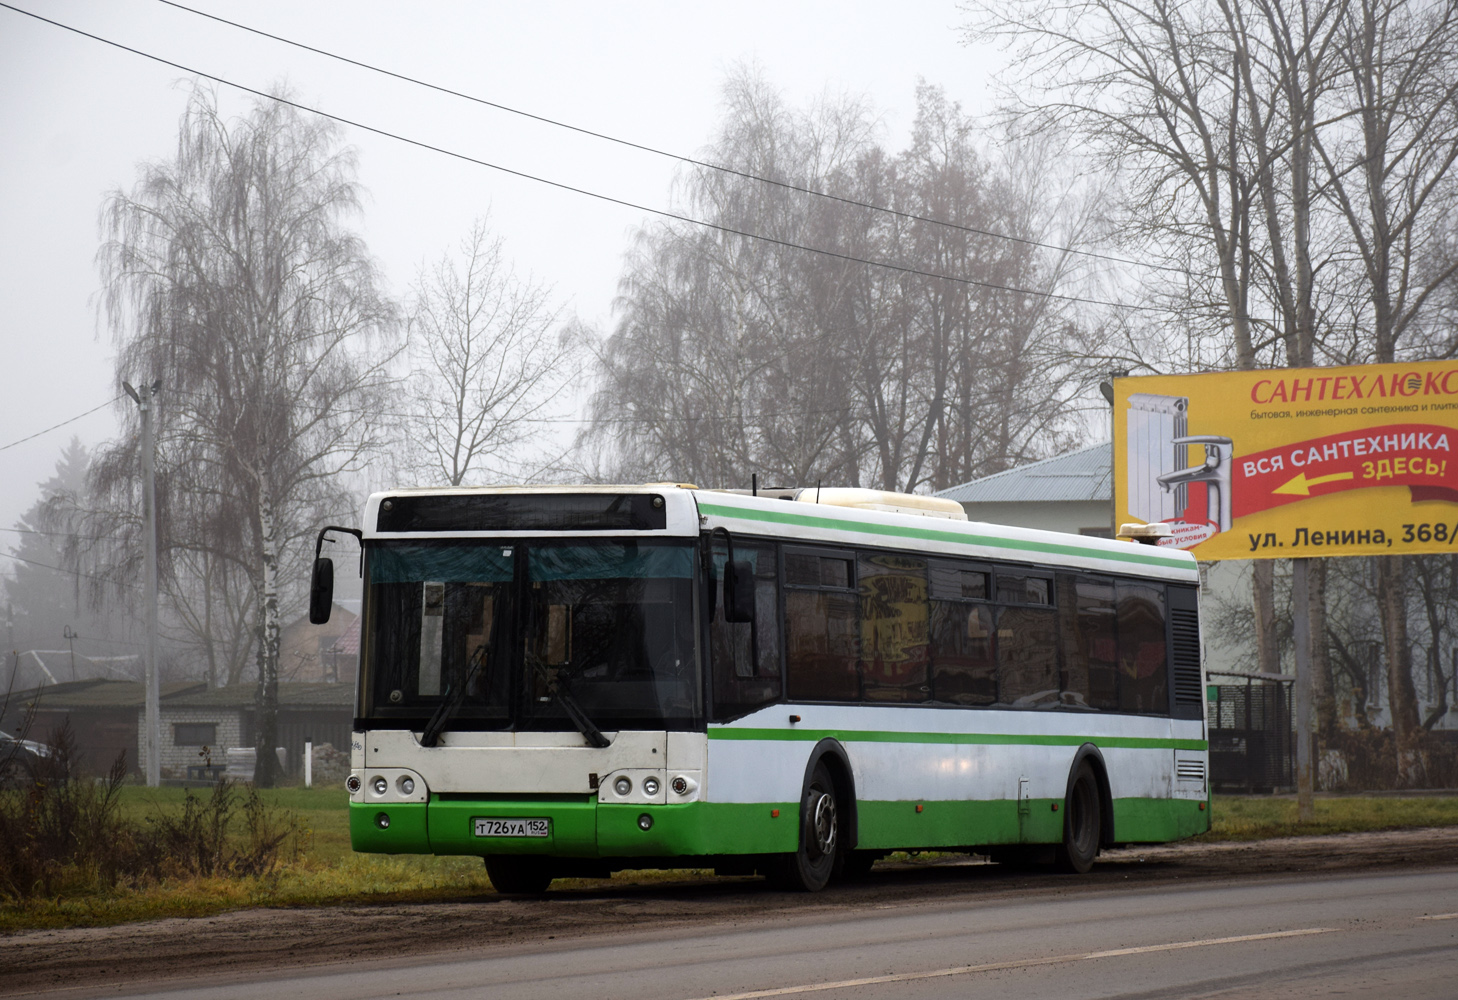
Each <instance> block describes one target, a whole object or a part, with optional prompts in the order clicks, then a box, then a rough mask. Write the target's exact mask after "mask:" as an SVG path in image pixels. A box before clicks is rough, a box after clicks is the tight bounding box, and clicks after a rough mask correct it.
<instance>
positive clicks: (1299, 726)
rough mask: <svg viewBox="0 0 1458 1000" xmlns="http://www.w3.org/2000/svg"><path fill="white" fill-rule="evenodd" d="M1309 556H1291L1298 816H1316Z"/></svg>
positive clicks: (1312, 817) (1305, 821) (1307, 819)
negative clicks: (1312, 758) (1312, 725)
mask: <svg viewBox="0 0 1458 1000" xmlns="http://www.w3.org/2000/svg"><path fill="white" fill-rule="evenodd" d="M1310 564H1311V560H1309V559H1292V560H1291V625H1292V636H1291V639H1292V645H1294V646H1295V647H1296V649H1295V653H1296V682H1295V683H1294V684H1292V685H1291V686H1292V688H1294V691H1293V693H1294V694H1295V696H1296V706H1295V707H1296V818H1297V819H1298V820H1300V821H1301V822H1303V823H1308V822H1310V821H1311V820H1312V819H1314V818H1315V815H1316V813H1315V809H1316V806H1315V802H1314V796H1313V793H1312V787H1311V588H1310V585H1309V584H1308V582H1307V573H1308V567H1309V566H1310Z"/></svg>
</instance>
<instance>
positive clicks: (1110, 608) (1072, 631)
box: [1058, 573, 1119, 709]
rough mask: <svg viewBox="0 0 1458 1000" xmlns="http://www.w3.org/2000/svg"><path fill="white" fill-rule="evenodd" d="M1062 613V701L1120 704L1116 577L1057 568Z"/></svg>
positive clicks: (1088, 705) (1107, 705)
mask: <svg viewBox="0 0 1458 1000" xmlns="http://www.w3.org/2000/svg"><path fill="white" fill-rule="evenodd" d="M1058 615H1059V622H1060V626H1059V632H1060V633H1061V638H1062V642H1063V695H1062V702H1063V704H1065V705H1070V706H1075V707H1084V708H1100V709H1116V708H1118V707H1119V687H1118V656H1117V655H1116V652H1115V651H1116V649H1117V644H1116V643H1117V632H1116V630H1115V627H1114V581H1113V580H1111V579H1104V578H1099V577H1087V576H1075V575H1073V574H1071V573H1060V574H1058Z"/></svg>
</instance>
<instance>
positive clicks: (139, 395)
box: [122, 379, 162, 788]
mask: <svg viewBox="0 0 1458 1000" xmlns="http://www.w3.org/2000/svg"><path fill="white" fill-rule="evenodd" d="M122 388H123V389H125V390H126V391H127V395H128V396H131V397H132V399H134V400H136V403H137V408H138V410H139V411H140V412H141V415H142V530H143V543H142V544H143V553H142V557H143V565H144V567H145V574H146V581H145V586H146V596H145V597H144V598H143V599H144V600H145V601H146V606H147V664H146V667H147V673H146V677H147V710H146V717H147V718H146V730H147V731H146V734H145V736H146V739H145V740H144V742H143V745H144V746H145V747H146V754H147V786H148V787H149V788H156V787H157V786H158V785H160V784H161V783H162V761H161V760H160V759H159V756H158V755H159V753H160V752H161V742H162V740H161V733H160V730H161V714H162V708H161V701H162V696H161V686H160V684H159V683H158V680H157V489H156V457H157V456H156V454H155V449H156V445H155V443H154V442H153V440H152V404H153V401H154V400H156V398H157V393H158V392H159V391H161V389H162V380H161V379H157V380H156V381H154V382H153V383H152V384H151V385H145V384H144V385H143V386H142V387H141V388H140V389H136V388H133V387H132V385H131V383H130V382H123V383H122Z"/></svg>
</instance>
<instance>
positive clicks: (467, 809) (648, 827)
mask: <svg viewBox="0 0 1458 1000" xmlns="http://www.w3.org/2000/svg"><path fill="white" fill-rule="evenodd" d="M797 815H798V811H797V809H796V807H795V804H794V803H780V804H774V803H763V804H760V803H756V804H752V805H740V804H731V803H712V802H686V803H675V804H671V805H658V804H648V805H643V804H616V803H605V802H599V801H598V800H597V797H596V796H550V797H545V796H544V797H540V798H519V799H518V798H512V799H503V798H491V799H464V798H459V797H456V796H452V797H450V798H442V797H440V796H437V795H432V796H431V799H430V801H429V802H400V803H389V804H374V803H362V802H351V803H350V806H349V833H350V842H351V844H352V846H353V847H354V849H355V850H356V851H364V852H370V853H375V854H440V855H450V854H465V855H486V854H543V855H552V856H555V857H571V858H626V857H669V856H693V855H723V854H760V853H777V852H785V851H793V850H794V849H795V846H796V844H797V843H798V839H799V838H798V831H797V829H796V817H797ZM543 819H545V820H548V821H549V824H548V832H547V834H546V835H545V836H492V835H479V834H478V830H479V829H482V826H481V825H478V823H477V821H478V820H543ZM484 826H485V828H487V829H489V828H492V827H499V826H500V825H499V824H485V825H484Z"/></svg>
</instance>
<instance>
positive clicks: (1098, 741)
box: [709, 728, 1208, 750]
mask: <svg viewBox="0 0 1458 1000" xmlns="http://www.w3.org/2000/svg"><path fill="white" fill-rule="evenodd" d="M827 737H830V738H833V739H837V740H840V741H841V742H845V743H946V744H953V745H973V746H1032V747H1081V746H1083V745H1084V744H1085V743H1092V744H1093V745H1094V746H1098V747H1108V748H1109V749H1119V750H1204V749H1206V748H1207V747H1208V744H1207V743H1206V742H1205V741H1204V740H1176V739H1161V738H1159V737H1145V736H1042V735H1035V734H1027V733H1018V734H1010V733H905V732H890V731H883V730H876V729H747V728H746V729H710V730H709V739H711V740H765V741H779V742H794V743H818V742H819V741H820V740H823V739H825V738H827Z"/></svg>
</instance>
